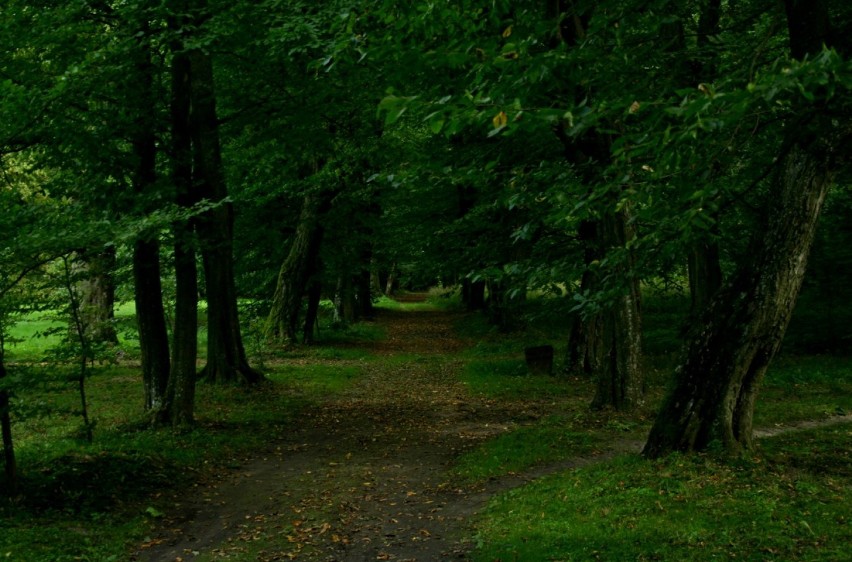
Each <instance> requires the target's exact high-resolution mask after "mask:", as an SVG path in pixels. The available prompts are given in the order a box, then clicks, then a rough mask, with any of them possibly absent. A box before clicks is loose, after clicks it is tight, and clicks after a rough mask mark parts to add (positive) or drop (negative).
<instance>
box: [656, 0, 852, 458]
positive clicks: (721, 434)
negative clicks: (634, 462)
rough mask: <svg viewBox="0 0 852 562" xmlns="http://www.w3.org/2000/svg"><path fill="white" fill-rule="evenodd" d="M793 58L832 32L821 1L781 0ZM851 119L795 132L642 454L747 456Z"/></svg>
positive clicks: (822, 118) (820, 121)
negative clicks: (759, 402) (714, 449)
mask: <svg viewBox="0 0 852 562" xmlns="http://www.w3.org/2000/svg"><path fill="white" fill-rule="evenodd" d="M785 4H786V8H787V17H788V25H789V27H790V42H791V52H792V54H793V56H795V57H797V58H801V57H803V56H804V55H805V54H807V53H814V52H817V51H818V50H819V49H820V48H821V46H822V41H821V40H818V39H817V38H816V37H817V36H819V35H820V34H821V36H822V38H823V40H826V39H827V37H828V35H829V33H828V27H827V24H826V21H827V20H826V16H825V13H826V12H825V5H824V3H822V2H819V1H814V2H808V3H804V2H798V1H796V0H787V1H786V2H785ZM850 135H852V125H850V123H849V119H848V118H846V119H845V121H844V122H842V124H841V122H840V121H839V120H838V118H837V117H836V116H833V117H829V116H827V115H823V114H817V115H816V116H815V117H813V118H812V119H811V121H810V122H809V123H800V124H796V125H795V126H792V127H791V128H790V132H789V133H788V138H787V139H786V141H787V142H786V146H787V147H788V148H787V150H786V151H785V152H784V153H783V154H782V156H781V157H780V158H779V163H778V167H777V168H776V174H775V176H774V178H773V182H772V187H771V190H770V193H769V196H768V200H767V202H766V207H765V208H766V209H767V214H766V218H765V224H764V228H763V229H762V231H760V232H759V233H757V234H756V236H755V239H754V241H753V242H752V246H751V251H750V252H749V253H748V255H749V256H751V257H752V258H754V261H752V262H750V263H746V264H743V265H741V266H740V268H739V269H738V271H737V273H736V275H735V276H734V277H733V279H732V280H731V281H730V282H728V283H727V284H726V285H725V286H724V287H723V288H722V289H721V290H720V291H719V292H718V293H717V294H716V296H715V297H714V298H713V299H712V301H711V303H710V306H709V307H708V309H707V310H706V311H705V313H704V316H703V326H702V327H701V329H699V330H696V331H695V332H694V333H693V334H692V336H691V337H690V338H689V340H688V342H687V346H686V358H685V359H684V361H683V363H682V364H681V366H680V367H679V368H678V370H677V382H676V385H675V387H674V388H673V390H672V392H671V393H670V394H669V395H668V397H667V398H666V400H665V401H664V403H663V406H662V408H661V410H660V412H659V414H658V415H657V418H656V420H655V422H654V426H653V427H652V429H651V433H650V435H649V436H648V441H647V442H646V444H645V448H644V451H643V454H644V455H646V456H648V457H652V458H653V457H659V456H662V455H665V454H666V453H669V452H672V451H690V450H702V449H706V448H708V447H709V446H710V445H711V444H712V443H718V444H719V445H720V446H721V447H722V448H723V449H724V450H725V451H726V452H727V453H729V454H738V453H741V452H743V451H748V450H750V449H752V446H753V443H752V420H753V413H754V404H755V400H756V398H757V392H758V388H759V387H760V383H761V381H762V380H763V377H764V375H765V374H766V370H767V368H768V366H769V364H770V362H771V361H772V358H773V357H774V356H775V354H776V352H777V351H778V348H779V347H780V345H781V341H782V339H783V336H784V332H785V331H786V329H787V326H788V324H789V321H790V317H791V315H792V312H793V308H794V306H795V303H796V299H797V297H798V294H799V290H800V289H801V285H802V280H803V278H804V274H805V268H806V265H807V260H808V254H809V252H810V248H811V245H812V243H813V240H814V235H815V232H816V225H817V222H818V219H819V213H820V210H821V208H822V203H823V201H824V199H825V195H826V193H827V191H828V189H829V187H830V186H831V183H832V181H833V176H834V174H835V172H836V170H837V169H838V168H839V167H840V162H841V159H843V158H848V154H845V153H844V150H843V148H844V147H845V148H848V146H847V145H848V143H849V139H850Z"/></svg>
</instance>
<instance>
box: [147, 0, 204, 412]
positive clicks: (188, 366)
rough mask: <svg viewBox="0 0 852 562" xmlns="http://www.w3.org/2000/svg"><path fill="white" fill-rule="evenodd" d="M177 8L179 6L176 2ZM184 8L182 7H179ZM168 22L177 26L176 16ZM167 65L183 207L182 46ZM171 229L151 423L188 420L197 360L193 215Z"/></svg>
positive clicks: (186, 74)
mask: <svg viewBox="0 0 852 562" xmlns="http://www.w3.org/2000/svg"><path fill="white" fill-rule="evenodd" d="M177 4H178V6H175V8H176V9H183V8H184V6H182V5H181V4H182V3H181V2H177ZM178 13H183V12H178ZM169 23H170V27H171V28H172V29H173V30H175V29H177V28H178V25H177V22H176V21H174V20H173V21H170V22H169ZM172 47H173V51H174V54H173V57H172V68H171V86H172V92H171V100H170V104H171V108H170V111H171V128H172V139H171V141H172V146H171V149H172V183H173V185H174V189H175V200H176V202H177V204H178V205H179V206H181V207H184V208H190V207H192V206H193V204H194V203H196V202H197V201H196V199H195V193H194V190H193V189H192V136H191V127H190V107H191V103H192V102H191V95H190V88H191V83H190V63H189V57H188V56H187V54H186V52H185V51H184V50H183V46H182V45H173V46H172ZM173 231H174V237H175V242H174V262H175V316H174V330H173V331H172V360H171V370H170V373H169V379H168V383H167V385H166V393H165V396H164V398H163V400H162V403H161V405H160V407H159V408H158V409H157V410H155V411H154V412H153V420H154V422H155V423H159V424H166V423H170V424H172V425H174V426H184V425H190V424H192V423H193V420H194V410H195V378H196V373H195V371H196V366H195V362H196V359H197V356H198V272H197V267H196V264H195V237H194V232H193V224H192V221H191V220H185V221H181V222H178V223H176V224H175V225H174V226H173Z"/></svg>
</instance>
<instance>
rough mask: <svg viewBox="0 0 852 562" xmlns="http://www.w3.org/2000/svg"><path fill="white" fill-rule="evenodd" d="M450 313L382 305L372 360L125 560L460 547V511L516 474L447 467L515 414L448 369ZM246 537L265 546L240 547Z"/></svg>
mask: <svg viewBox="0 0 852 562" xmlns="http://www.w3.org/2000/svg"><path fill="white" fill-rule="evenodd" d="M457 319H458V315H457V314H453V313H446V312H417V313H400V312H383V313H382V315H381V316H380V318H379V322H381V323H382V324H383V325H384V326H385V328H386V330H387V333H388V338H387V339H386V340H384V341H382V342H377V343H375V344H372V346H373V351H374V352H375V353H377V354H381V355H384V356H385V360H383V361H382V362H380V363H381V365H379V366H377V367H376V368H371V371H370V372H369V373H367V374H365V375H364V376H363V377H362V378H361V379H359V381H358V382H357V383H356V384H355V385H354V386H353V387H352V388H351V389H350V390H348V391H347V392H346V393H345V394H343V395H341V396H338V397H336V398H335V399H333V400H331V401H329V402H327V403H326V404H324V405H323V406H322V408H317V409H315V410H310V411H307V412H305V414H304V416H302V423H300V427H299V428H298V429H297V430H296V431H295V432H294V433H293V434H291V435H286V436H279V438H280V444H279V445H277V447H276V448H275V449H274V450H273V451H271V452H270V453H269V454H267V455H265V456H263V457H261V458H257V459H255V460H253V461H251V462H249V463H248V464H246V465H245V466H243V467H242V468H241V469H239V470H238V471H235V472H234V473H233V474H230V475H229V476H228V477H227V478H226V479H225V480H223V481H222V482H220V483H218V485H216V486H214V487H211V488H210V489H205V488H199V490H198V493H197V495H196V496H195V497H194V498H191V499H189V500H186V501H184V502H182V503H181V505H180V506H179V507H178V508H177V510H176V511H177V515H175V516H174V517H173V519H172V520H171V521H169V522H168V525H167V528H165V529H163V530H162V533H161V536H160V537H156V538H154V539H153V540H152V541H150V542H149V543H148V544H146V545H145V548H142V549H140V551H139V553H138V555H137V558H136V559H137V560H140V561H151V562H153V561H157V562H161V561H175V560H184V561H188V560H192V559H193V558H194V557H196V556H198V555H201V556H202V558H204V556H205V555H207V556H210V555H212V556H211V559H231V560H249V559H250V560H287V559H297V560H341V561H343V560H424V561H425V560H439V559H464V558H465V553H466V552H467V551H468V550H469V548H470V545H469V544H466V543H465V542H464V536H465V533H464V531H465V530H466V528H467V523H468V520H469V516H470V515H472V514H473V513H474V512H476V511H477V510H478V509H479V508H481V507H482V506H483V505H484V504H485V502H486V501H487V499H488V497H489V496H490V495H491V494H492V493H494V491H496V489H497V488H504V487H507V486H510V485H517V484H519V483H521V481H522V480H520V479H515V480H517V482H516V483H515V484H511V483H510V482H508V481H507V482H503V483H498V482H493V483H491V484H490V485H488V486H487V487H482V488H480V489H462V488H460V487H456V486H453V485H452V484H451V483H450V481H449V479H448V475H447V470H448V468H449V467H450V466H451V465H452V463H453V461H454V459H455V458H456V457H458V455H459V454H461V453H462V452H463V451H465V450H467V449H469V448H470V447H472V446H474V445H475V444H476V443H478V442H480V441H481V440H483V439H485V438H487V437H489V436H491V435H494V434H496V433H500V432H502V431H505V430H506V429H507V428H508V427H509V426H511V425H512V420H513V417H514V413H513V412H512V411H511V410H510V409H509V408H510V407H507V406H505V405H499V406H498V405H497V404H495V403H492V402H489V401H487V400H483V399H472V398H471V397H470V396H469V395H468V393H467V392H466V390H465V388H464V386H463V385H462V384H461V383H460V382H458V377H457V372H458V369H459V368H460V366H461V363H460V362H458V361H457V360H454V359H453V358H452V357H453V353H452V352H455V351H459V350H461V349H463V348H464V347H465V345H466V343H465V342H462V341H459V340H458V339H457V338H456V337H455V336H454V334H453V323H454V322H455V321H456V320H457ZM276 535H277V536H278V540H269V537H271V536H272V537H275V536H276ZM256 539H263V540H264V541H268V542H269V543H270V544H274V546H273V547H270V548H268V549H267V550H266V551H264V552H262V553H261V554H260V555H258V554H252V555H251V557H248V556H249V555H248V554H247V553H248V552H249V546H250V545H249V543H251V542H252V541H255V540H256ZM205 559H206V558H205Z"/></svg>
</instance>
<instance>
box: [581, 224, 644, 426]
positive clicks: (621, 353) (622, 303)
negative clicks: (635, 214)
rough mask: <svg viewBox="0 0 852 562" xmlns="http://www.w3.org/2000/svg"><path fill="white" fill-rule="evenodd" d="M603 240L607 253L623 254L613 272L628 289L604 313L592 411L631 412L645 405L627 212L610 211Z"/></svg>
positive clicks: (636, 282)
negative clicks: (623, 260) (607, 408)
mask: <svg viewBox="0 0 852 562" xmlns="http://www.w3.org/2000/svg"><path fill="white" fill-rule="evenodd" d="M599 224H600V232H601V241H602V242H603V244H604V248H605V249H606V250H607V251H608V252H624V253H625V255H626V257H625V258H624V259H625V260H626V263H620V264H618V265H617V266H615V267H616V270H615V271H614V272H613V275H614V276H615V277H617V278H618V279H622V280H623V282H624V284H625V285H626V287H625V288H624V289H623V294H622V295H621V296H619V297H618V298H617V299H616V300H615V302H614V303H612V304H611V305H609V306H608V307H607V308H606V309H604V311H603V312H602V313H601V326H600V327H598V328H597V329H598V330H600V333H601V336H602V339H601V342H602V353H601V354H600V357H601V368H600V370H599V371H598V384H597V391H596V394H595V398H594V399H593V400H592V407H593V408H604V407H607V406H611V407H613V408H615V409H616V410H631V409H633V408H635V407H637V406H639V405H641V404H642V401H643V394H644V382H643V377H642V369H641V365H640V361H641V356H642V325H641V312H640V308H641V307H640V303H641V295H640V290H639V279H638V278H637V277H636V276H635V274H634V271H633V263H632V261H633V259H632V255H631V254H630V250H629V249H628V248H627V243H628V242H629V241H630V240H632V239H633V238H635V232H634V229H633V227H632V225H631V224H630V220H629V215H628V211H627V210H626V208H625V209H621V210H618V211H615V210H613V211H611V212H608V213H607V214H606V215H605V216H604V218H603V219H601V221H600V223H599Z"/></svg>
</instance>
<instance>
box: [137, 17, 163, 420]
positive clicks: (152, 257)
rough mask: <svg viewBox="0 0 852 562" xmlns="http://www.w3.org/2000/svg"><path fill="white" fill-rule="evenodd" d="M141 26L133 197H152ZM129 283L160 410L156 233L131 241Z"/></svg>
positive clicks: (145, 42)
mask: <svg viewBox="0 0 852 562" xmlns="http://www.w3.org/2000/svg"><path fill="white" fill-rule="evenodd" d="M139 27H140V32H139V33H140V35H139V42H138V45H137V51H136V54H137V56H138V59H137V60H136V68H135V70H136V79H137V81H138V84H137V90H138V91H137V92H136V93H137V94H138V96H139V97H138V100H139V105H138V106H137V108H136V112H137V114H136V132H135V135H134V139H133V152H134V154H135V155H136V158H137V160H138V163H137V168H136V173H135V176H134V178H133V187H134V191H135V192H136V194H137V196H139V197H142V198H144V197H150V196H152V195H154V190H155V189H156V182H157V169H156V159H157V132H156V127H155V123H154V118H153V117H152V116H151V113H150V108H151V107H152V106H153V104H154V95H153V92H152V91H151V88H152V82H153V80H154V69H153V65H152V63H151V45H150V37H149V32H150V29H149V25H148V22H147V21H144V20H143V21H142V22H140V25H139ZM133 282H134V286H135V290H134V300H135V304H136V323H137V327H138V331H139V348H140V355H141V362H142V384H143V388H144V393H145V397H144V399H145V410H146V411H157V410H158V409H159V408H160V407H161V406H162V401H163V397H164V396H165V392H166V385H167V384H168V381H169V370H170V368H171V366H170V364H169V335H168V331H167V329H166V314H165V310H164V308H163V286H162V281H161V275H160V241H159V239H158V234H157V233H156V232H149V233H147V236H143V237H140V238H139V239H138V240H137V241H136V242H135V243H134V246H133Z"/></svg>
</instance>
